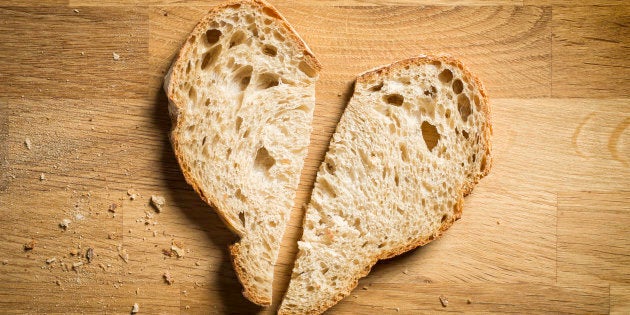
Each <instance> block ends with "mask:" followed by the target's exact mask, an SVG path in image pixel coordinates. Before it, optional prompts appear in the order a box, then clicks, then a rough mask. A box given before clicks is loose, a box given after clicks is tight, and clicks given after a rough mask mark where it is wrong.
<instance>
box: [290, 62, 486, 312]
mask: <svg viewBox="0 0 630 315" xmlns="http://www.w3.org/2000/svg"><path fill="white" fill-rule="evenodd" d="M437 61H439V62H441V63H445V64H448V65H451V66H455V67H457V68H458V69H460V70H461V71H462V73H463V74H464V76H465V78H466V79H468V80H470V81H472V82H474V84H475V85H476V86H477V88H478V89H479V93H480V94H481V95H482V97H483V102H482V111H483V114H484V116H485V117H486V121H487V124H486V125H485V128H484V131H483V134H484V143H486V150H485V156H484V157H485V159H486V167H485V168H484V172H483V173H482V174H480V175H479V176H475V177H474V178H472V179H471V181H469V182H465V183H463V185H462V186H461V187H460V188H459V190H458V194H459V197H458V198H457V204H456V209H455V211H454V212H455V215H454V216H453V217H451V218H449V219H448V220H446V221H444V222H442V225H441V226H440V228H439V229H438V230H437V231H436V233H435V234H433V235H431V236H429V237H424V238H423V237H419V238H417V239H415V240H413V241H411V242H410V243H407V244H403V245H401V246H400V247H397V248H394V249H392V250H390V251H388V252H384V253H380V254H379V255H376V256H374V257H371V258H370V263H369V264H368V265H367V266H366V267H365V268H364V269H363V270H362V271H361V272H360V273H359V274H357V275H356V276H355V277H354V279H353V281H352V282H351V283H350V285H348V286H347V287H346V288H345V289H344V290H342V291H340V292H339V293H338V294H336V295H335V296H334V297H333V298H332V299H330V300H328V301H325V302H324V303H323V304H321V305H319V306H318V307H317V308H315V309H312V310H309V311H307V313H306V314H321V313H323V312H324V311H326V310H327V309H328V308H330V307H332V306H334V305H335V304H337V303H338V302H339V301H341V300H342V299H343V298H344V297H346V296H348V295H350V293H351V292H352V290H354V288H356V287H357V285H358V283H359V280H360V279H361V278H363V277H365V276H367V275H368V274H369V273H370V271H371V270H372V267H374V265H375V264H376V263H377V262H378V261H379V260H383V259H390V258H393V257H395V256H398V255H400V254H403V253H405V252H408V251H410V250H412V249H414V248H417V247H420V246H423V245H426V244H428V243H430V242H431V241H433V240H435V239H437V238H439V237H440V236H442V234H443V233H444V231H446V230H448V229H449V228H450V227H451V226H452V225H453V223H454V222H455V221H457V220H459V219H460V218H461V216H462V211H463V206H464V196H467V195H468V194H470V193H471V192H472V190H473V188H474V186H475V185H476V184H477V183H478V182H479V180H480V179H481V178H483V177H484V176H486V175H487V174H488V172H490V168H491V166H492V155H491V143H490V136H491V135H492V125H491V122H490V105H489V103H488V95H487V93H486V90H485V88H484V86H483V84H482V83H481V81H479V79H478V78H477V77H476V76H474V75H473V74H472V73H470V71H469V70H468V69H467V68H466V67H465V66H464V65H463V64H462V63H461V62H460V61H459V60H457V59H455V58H454V57H452V56H449V55H438V56H427V55H420V56H418V57H413V58H409V59H404V60H400V61H397V62H394V63H391V64H389V65H386V66H382V67H379V68H375V69H372V70H369V71H367V72H364V73H362V74H360V75H359V76H358V77H357V78H356V81H357V82H358V83H363V82H366V83H369V82H374V81H377V80H378V79H380V78H381V77H382V76H386V75H388V74H389V73H390V72H392V71H394V70H397V69H400V68H404V67H406V66H410V65H423V64H427V63H435V62H437ZM355 86H356V85H355ZM278 314H280V315H289V314H304V313H299V312H294V311H292V310H286V309H280V311H279V312H278Z"/></svg>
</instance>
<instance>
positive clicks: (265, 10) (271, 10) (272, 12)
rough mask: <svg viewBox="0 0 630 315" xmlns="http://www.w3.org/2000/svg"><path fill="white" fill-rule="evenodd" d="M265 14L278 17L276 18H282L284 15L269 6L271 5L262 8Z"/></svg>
mask: <svg viewBox="0 0 630 315" xmlns="http://www.w3.org/2000/svg"><path fill="white" fill-rule="evenodd" d="M262 11H263V13H264V14H267V15H269V16H270V17H273V18H276V19H280V20H281V19H282V17H281V16H280V15H279V14H278V12H276V11H275V10H274V9H272V8H269V7H264V8H263V9H262Z"/></svg>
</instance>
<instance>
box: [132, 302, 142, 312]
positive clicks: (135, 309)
mask: <svg viewBox="0 0 630 315" xmlns="http://www.w3.org/2000/svg"><path fill="white" fill-rule="evenodd" d="M139 311H140V306H139V305H138V303H133V306H132V307H131V314H137V313H138V312H139Z"/></svg>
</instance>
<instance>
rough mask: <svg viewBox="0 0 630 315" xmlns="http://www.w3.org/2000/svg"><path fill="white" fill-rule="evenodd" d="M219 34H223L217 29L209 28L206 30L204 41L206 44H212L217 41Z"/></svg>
mask: <svg viewBox="0 0 630 315" xmlns="http://www.w3.org/2000/svg"><path fill="white" fill-rule="evenodd" d="M221 35H223V33H221V31H219V30H217V29H209V30H207V31H206V42H208V45H214V44H216V43H217V42H218V41H219V38H221Z"/></svg>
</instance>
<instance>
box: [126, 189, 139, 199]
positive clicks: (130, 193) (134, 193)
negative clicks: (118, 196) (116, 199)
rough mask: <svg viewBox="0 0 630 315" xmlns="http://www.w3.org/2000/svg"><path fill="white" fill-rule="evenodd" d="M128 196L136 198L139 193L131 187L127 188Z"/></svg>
mask: <svg viewBox="0 0 630 315" xmlns="http://www.w3.org/2000/svg"><path fill="white" fill-rule="evenodd" d="M127 196H129V199H130V200H136V198H138V193H136V191H135V190H133V189H129V190H127Z"/></svg>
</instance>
